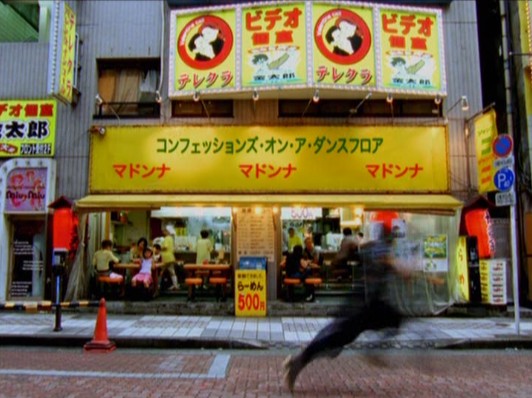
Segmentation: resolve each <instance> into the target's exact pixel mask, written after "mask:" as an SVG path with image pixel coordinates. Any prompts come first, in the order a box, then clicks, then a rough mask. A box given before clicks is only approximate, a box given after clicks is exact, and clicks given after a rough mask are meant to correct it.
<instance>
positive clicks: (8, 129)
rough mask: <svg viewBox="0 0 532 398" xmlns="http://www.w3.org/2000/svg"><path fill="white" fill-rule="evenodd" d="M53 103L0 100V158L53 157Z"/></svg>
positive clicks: (54, 110)
mask: <svg viewBox="0 0 532 398" xmlns="http://www.w3.org/2000/svg"><path fill="white" fill-rule="evenodd" d="M56 109H57V106H56V101H55V100H27V101H26V100H25V101H17V100H13V101H2V100H0V157H18V156H28V157H36V156H47V157H49V156H53V155H54V148H55V146H54V144H55V121H56Z"/></svg>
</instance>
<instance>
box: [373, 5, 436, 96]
mask: <svg viewBox="0 0 532 398" xmlns="http://www.w3.org/2000/svg"><path fill="white" fill-rule="evenodd" d="M438 17H439V15H438V14H436V13H434V12H433V11H430V12H422V11H416V10H408V9H396V8H382V9H380V10H379V22H380V25H379V31H380V47H379V49H380V59H381V69H382V86H383V88H386V89H410V90H418V91H423V90H427V91H433V90H435V91H439V90H441V88H442V86H443V82H442V77H441V75H440V73H441V69H442V68H440V64H443V62H441V59H440V58H441V57H442V53H441V52H440V51H441V47H442V46H441V43H440V41H441V39H442V32H441V30H440V28H441V25H440V24H439V23H438Z"/></svg>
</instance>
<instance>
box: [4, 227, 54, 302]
mask: <svg viewBox="0 0 532 398" xmlns="http://www.w3.org/2000/svg"><path fill="white" fill-rule="evenodd" d="M11 226H12V227H11V231H10V239H9V242H10V245H9V251H10V256H9V258H10V262H9V274H8V275H9V278H8V298H9V299H10V300H40V299H43V297H44V281H45V273H46V272H45V271H46V267H45V258H46V223H45V220H44V219H12V220H11Z"/></svg>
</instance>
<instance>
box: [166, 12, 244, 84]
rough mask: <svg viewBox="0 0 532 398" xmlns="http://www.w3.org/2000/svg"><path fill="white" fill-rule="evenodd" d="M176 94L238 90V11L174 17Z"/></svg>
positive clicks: (174, 79) (174, 77)
mask: <svg viewBox="0 0 532 398" xmlns="http://www.w3.org/2000/svg"><path fill="white" fill-rule="evenodd" d="M175 18H176V20H175V25H176V33H175V34H176V37H175V40H173V41H172V42H173V43H176V48H174V49H173V50H174V51H175V53H176V56H175V65H174V76H173V81H174V87H173V89H174V90H175V91H178V92H179V91H182V92H189V91H199V90H203V89H229V88H234V87H235V65H236V62H235V54H236V50H235V33H234V32H235V27H236V11H235V10H234V9H227V10H220V11H215V12H212V13H205V12H203V13H194V14H185V15H180V14H178V15H176V16H175Z"/></svg>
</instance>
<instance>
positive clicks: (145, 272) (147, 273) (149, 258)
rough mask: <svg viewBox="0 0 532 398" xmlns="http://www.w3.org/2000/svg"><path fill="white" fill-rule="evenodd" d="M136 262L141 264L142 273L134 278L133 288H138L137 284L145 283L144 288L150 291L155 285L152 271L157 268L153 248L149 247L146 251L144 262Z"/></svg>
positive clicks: (132, 280) (132, 281)
mask: <svg viewBox="0 0 532 398" xmlns="http://www.w3.org/2000/svg"><path fill="white" fill-rule="evenodd" d="M135 262H137V263H140V271H139V273H138V274H136V275H135V276H134V277H133V279H131V286H133V287H136V286H137V283H143V284H144V287H145V288H146V289H149V288H150V287H151V285H152V283H153V278H152V276H151V271H152V269H153V267H154V266H155V264H154V262H153V251H152V249H151V247H149V246H147V247H146V248H145V249H144V255H143V257H142V260H138V259H137V260H135Z"/></svg>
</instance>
